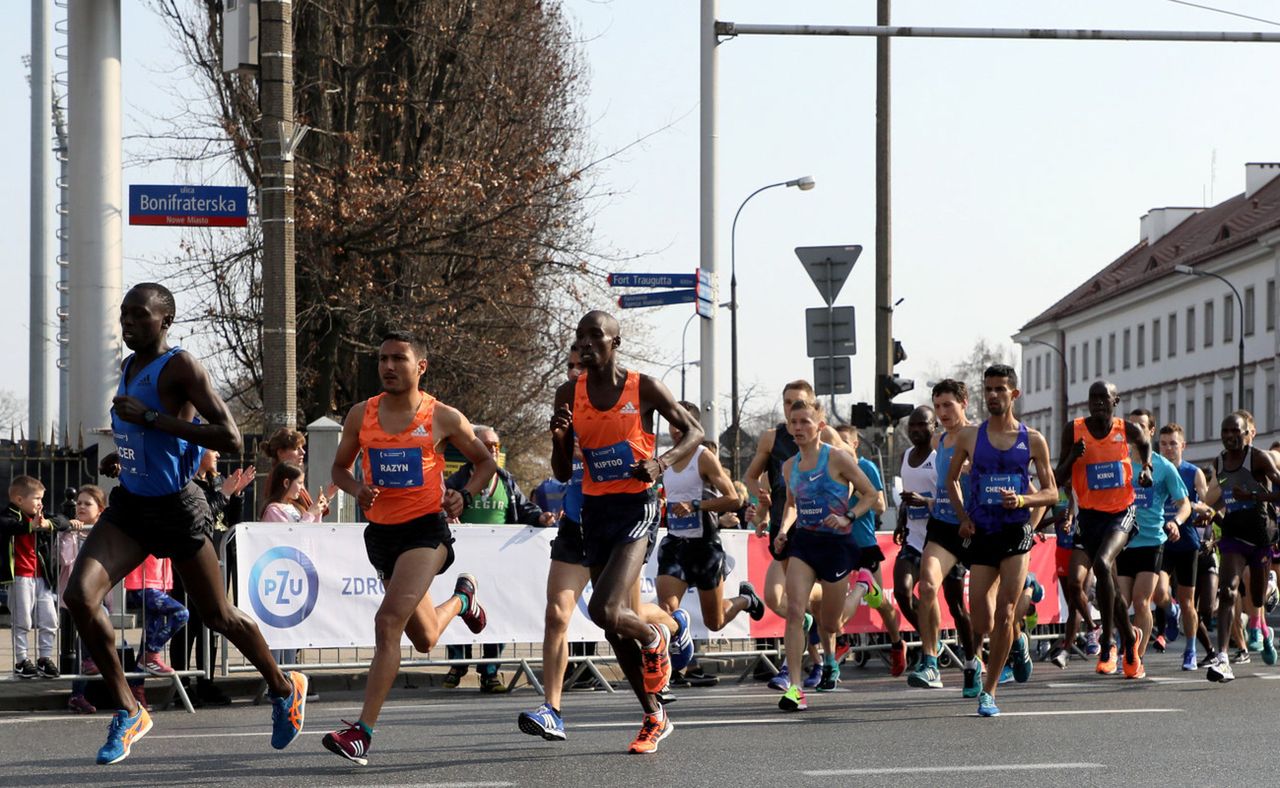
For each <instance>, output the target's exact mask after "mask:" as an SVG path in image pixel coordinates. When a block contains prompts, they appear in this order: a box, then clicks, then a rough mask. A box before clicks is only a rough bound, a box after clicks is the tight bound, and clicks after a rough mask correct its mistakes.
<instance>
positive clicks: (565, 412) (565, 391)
mask: <svg viewBox="0 0 1280 788" xmlns="http://www.w3.org/2000/svg"><path fill="white" fill-rule="evenodd" d="M574 385H575V384H574V383H571V382H570V383H561V384H560V388H558V389H556V399H555V405H554V409H555V412H554V413H553V414H552V416H551V426H550V430H551V473H552V475H553V476H555V477H556V481H561V482H567V481H569V480H570V479H571V478H573V391H574V388H573V387H574Z"/></svg>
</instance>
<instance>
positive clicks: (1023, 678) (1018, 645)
mask: <svg viewBox="0 0 1280 788" xmlns="http://www.w3.org/2000/svg"><path fill="white" fill-rule="evenodd" d="M1009 661H1010V663H1011V667H1012V669H1013V680H1014V681H1016V682H1018V683H1019V684H1026V683H1027V681H1028V680H1029V679H1030V678H1031V668H1032V662H1031V640H1030V638H1028V637H1027V633H1026V632H1023V633H1022V634H1020V635H1018V637H1017V639H1016V640H1014V641H1013V648H1011V649H1010V650H1009Z"/></svg>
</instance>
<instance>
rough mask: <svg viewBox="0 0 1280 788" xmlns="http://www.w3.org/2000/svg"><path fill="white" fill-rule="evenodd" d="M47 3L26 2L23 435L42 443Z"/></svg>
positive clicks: (45, 421) (49, 95)
mask: <svg viewBox="0 0 1280 788" xmlns="http://www.w3.org/2000/svg"><path fill="white" fill-rule="evenodd" d="M52 6H53V4H52V2H51V0H31V230H30V233H31V234H30V255H31V260H30V264H31V291H30V293H29V303H30V305H31V312H30V317H29V318H28V329H27V330H28V333H29V343H28V356H27V432H28V434H30V436H31V437H32V438H33V439H35V440H36V441H37V442H43V440H44V435H46V434H47V433H46V432H45V430H47V429H48V427H49V411H48V404H49V401H48V383H49V345H50V344H51V343H50V341H49V339H50V337H49V247H48V242H49V156H50V154H51V153H52V148H53V140H52V134H51V130H50V125H51V124H50V116H49V109H50V107H51V106H52V105H53V80H52V78H51V74H52V71H51V69H50V67H49V13H50V11H51V10H52Z"/></svg>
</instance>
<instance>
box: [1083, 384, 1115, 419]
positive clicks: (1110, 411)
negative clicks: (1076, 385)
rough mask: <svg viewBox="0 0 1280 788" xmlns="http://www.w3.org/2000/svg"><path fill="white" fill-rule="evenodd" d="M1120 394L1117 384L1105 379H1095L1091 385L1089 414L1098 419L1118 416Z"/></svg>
mask: <svg viewBox="0 0 1280 788" xmlns="http://www.w3.org/2000/svg"><path fill="white" fill-rule="evenodd" d="M1119 404H1120V395H1119V394H1118V393H1116V384H1114V383H1111V382H1109V381H1105V380H1099V381H1095V382H1094V384H1093V385H1092V386H1090V387H1089V415H1090V416H1092V417H1093V418H1095V419H1098V420H1105V421H1111V420H1112V419H1114V418H1115V416H1116V406H1117V405H1119Z"/></svg>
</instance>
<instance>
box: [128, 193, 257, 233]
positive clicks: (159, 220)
mask: <svg viewBox="0 0 1280 788" xmlns="http://www.w3.org/2000/svg"><path fill="white" fill-rule="evenodd" d="M248 223H249V190H248V189H247V188H245V187H244V186H182V185H174V186H149V185H147V186H144V185H131V186H130V187H129V224H150V225H161V226H169V227H245V226H247V225H248Z"/></svg>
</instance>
